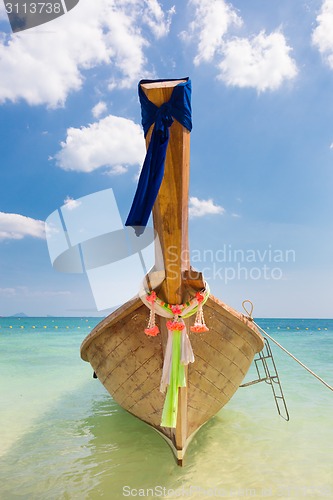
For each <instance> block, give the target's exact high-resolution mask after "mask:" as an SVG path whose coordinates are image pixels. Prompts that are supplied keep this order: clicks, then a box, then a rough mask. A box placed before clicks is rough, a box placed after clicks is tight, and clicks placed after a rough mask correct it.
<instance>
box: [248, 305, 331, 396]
mask: <svg viewBox="0 0 333 500" xmlns="http://www.w3.org/2000/svg"><path fill="white" fill-rule="evenodd" d="M246 302H249V303H250V304H251V305H252V309H251V314H250V315H249V319H250V320H251V321H253V318H252V311H253V304H252V302H251V301H250V300H244V302H243V304H242V305H243V308H244V310H245V311H246V312H247V313H248V311H247V310H246V309H245V307H244V303H246ZM253 324H254V325H255V326H256V327H257V328H258V329H259V330H260V331H261V332H262V333H263V334H264V335H266V337H268V338H269V339H270V340H271V341H272V342H274V344H276V345H277V346H278V347H279V348H280V349H282V351H284V352H285V353H286V354H288V356H290V357H291V358H292V359H293V360H294V361H296V363H298V364H299V365H301V366H302V367H303V368H304V369H305V370H306V371H308V372H309V373H311V375H313V376H314V377H315V378H316V379H317V380H319V382H321V383H322V384H324V385H325V386H326V387H328V389H330V390H331V391H333V387H332V386H331V385H329V384H328V383H327V382H325V380H323V379H322V378H321V377H319V375H317V374H316V373H315V372H313V371H312V370H310V368H308V367H307V366H306V365H305V364H304V363H302V361H300V360H299V359H297V358H296V357H295V356H294V355H293V354H291V352H289V351H288V350H287V349H285V348H284V347H283V346H282V345H281V344H279V342H277V341H276V340H275V339H273V337H271V336H270V335H268V333H267V332H266V331H265V330H264V329H263V328H261V326H259V325H258V324H257V323H256V322H255V321H253Z"/></svg>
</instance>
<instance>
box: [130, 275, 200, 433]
mask: <svg viewBox="0 0 333 500" xmlns="http://www.w3.org/2000/svg"><path fill="white" fill-rule="evenodd" d="M209 293H210V290H209V287H208V285H207V283H206V286H205V288H204V289H203V290H201V291H200V292H197V293H196V294H195V297H193V298H192V299H191V300H190V301H188V302H185V303H184V304H167V303H166V302H164V301H162V300H161V299H159V298H158V297H157V295H156V292H155V291H148V292H147V291H146V290H142V291H141V293H140V297H141V300H142V301H143V303H144V304H146V306H147V307H148V308H149V309H150V315H149V321H148V325H147V328H145V330H144V332H145V334H146V335H148V336H150V337H156V335H158V334H159V332H160V331H159V328H158V326H157V325H156V314H158V315H159V316H163V317H165V318H168V320H167V322H166V326H167V329H168V340H167V345H166V349H165V355H164V363H163V370H162V378H161V384H160V391H161V392H163V393H164V392H165V390H166V389H167V393H166V398H165V401H164V406H163V412H162V421H161V426H162V427H176V425H177V413H178V389H179V387H186V376H185V366H187V365H188V364H189V363H193V362H194V354H193V350H192V346H191V342H190V339H189V337H188V334H187V331H186V325H185V322H184V319H185V318H189V317H190V316H193V315H194V314H195V315H196V316H195V321H194V325H193V326H191V327H190V330H191V331H192V332H196V333H201V332H208V331H209V329H208V328H207V326H206V323H205V319H204V315H203V305H204V304H205V302H206V301H207V299H208V297H209Z"/></svg>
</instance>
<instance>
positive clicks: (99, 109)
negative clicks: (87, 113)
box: [91, 101, 108, 118]
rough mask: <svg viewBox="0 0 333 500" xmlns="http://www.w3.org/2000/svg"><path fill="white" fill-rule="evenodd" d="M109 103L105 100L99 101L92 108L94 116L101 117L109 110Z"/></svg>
mask: <svg viewBox="0 0 333 500" xmlns="http://www.w3.org/2000/svg"><path fill="white" fill-rule="evenodd" d="M107 109H108V108H107V105H106V103H105V102H104V101H99V102H98V103H97V104H96V105H95V106H94V107H93V109H92V110H91V112H92V115H93V117H94V118H100V117H101V116H102V115H104V113H106V111H107Z"/></svg>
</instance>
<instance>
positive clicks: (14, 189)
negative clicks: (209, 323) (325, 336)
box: [0, 0, 333, 318]
mask: <svg viewBox="0 0 333 500" xmlns="http://www.w3.org/2000/svg"><path fill="white" fill-rule="evenodd" d="M332 26H333V0H308V1H307V0H304V1H300V0H298V1H292V2H291V1H290V0H272V1H270V2H267V0H252V1H251V2H249V1H248V0H234V1H232V2H226V1H224V0H183V1H181V2H177V3H176V2H174V1H169V0H163V1H162V0H161V1H158V0H99V1H98V2H93V1H89V0H80V2H79V3H78V5H77V6H76V7H75V8H73V9H72V10H71V11H70V12H68V13H67V14H66V15H64V16H62V17H59V18H58V19H55V20H53V21H51V22H49V23H47V24H44V25H41V26H38V27H35V28H31V29H29V30H26V31H23V32H20V33H16V34H12V32H11V29H10V25H9V22H8V19H7V16H6V12H5V11H4V7H3V3H2V2H1V3H0V31H1V36H0V132H1V149H0V151H1V154H0V169H1V182H0V316H1V315H2V316H7V315H12V314H15V313H18V312H24V313H25V314H27V315H29V316H44V315H54V316H101V315H105V314H107V313H108V311H105V310H102V311H97V308H96V303H95V300H94V296H93V293H92V290H91V288H90V285H89V281H88V279H87V276H86V274H84V273H81V274H73V273H61V272H58V271H57V270H56V269H54V268H53V267H52V264H51V261H50V257H49V253H48V247H47V242H46V238H45V220H46V219H47V218H48V216H49V215H50V214H51V213H52V212H54V211H55V210H57V209H58V208H59V207H61V206H63V205H66V206H67V207H68V208H71V207H74V206H75V204H76V203H77V201H76V200H79V199H81V198H82V197H85V196H87V195H90V194H93V193H96V192H98V191H101V190H105V189H109V188H112V190H113V193H114V196H115V198H116V201H117V204H118V208H119V212H120V215H121V218H122V220H123V222H124V221H125V219H126V217H127V214H128V211H129V208H130V206H131V202H132V199H133V195H134V192H135V188H136V183H137V179H138V174H139V171H140V165H141V164H142V161H143V158H144V151H145V148H144V139H143V133H142V130H141V125H140V106H139V103H138V97H137V84H138V82H139V80H140V79H142V78H151V79H154V78H182V77H185V76H189V77H190V78H191V81H192V108H193V131H192V133H191V181H190V199H189V210H190V225H189V231H190V249H191V258H192V264H193V266H194V267H196V268H197V269H200V270H203V271H204V274H205V277H206V279H207V281H208V282H209V284H210V287H211V290H212V293H214V295H216V296H217V297H219V298H220V299H221V300H222V301H224V302H226V303H227V304H229V305H231V306H232V307H234V308H236V309H237V310H241V309H242V301H243V300H245V299H250V300H251V301H252V302H253V303H254V315H255V316H256V317H296V318H300V317H308V318H309V317H314V318H319V317H322V318H332V317H333V316H332V312H333V308H332V296H333V293H332V291H333V290H332V283H333V272H332V256H333V232H332V214H333V196H332V191H333V29H332Z"/></svg>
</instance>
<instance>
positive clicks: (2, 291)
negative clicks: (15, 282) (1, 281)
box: [0, 288, 16, 297]
mask: <svg viewBox="0 0 333 500" xmlns="http://www.w3.org/2000/svg"><path fill="white" fill-rule="evenodd" d="M15 295H16V289H15V288H0V296H2V297H14V296H15Z"/></svg>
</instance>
